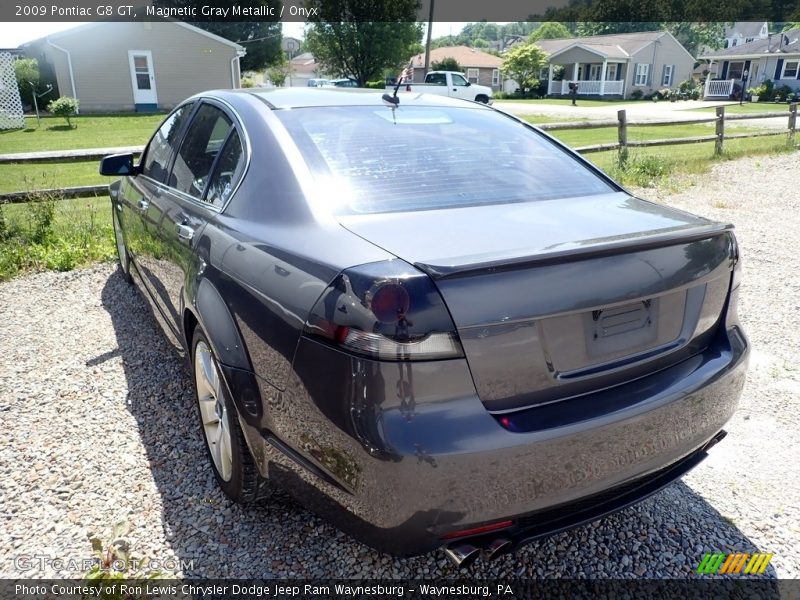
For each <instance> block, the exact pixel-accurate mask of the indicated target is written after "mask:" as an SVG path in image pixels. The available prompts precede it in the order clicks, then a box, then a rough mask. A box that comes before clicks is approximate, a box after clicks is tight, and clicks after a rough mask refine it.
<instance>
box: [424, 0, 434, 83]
mask: <svg viewBox="0 0 800 600" xmlns="http://www.w3.org/2000/svg"><path fill="white" fill-rule="evenodd" d="M433 2H434V0H431V7H430V11H429V12H428V40H427V42H425V73H424V75H427V74H428V69H429V68H430V66H431V33H432V32H433Z"/></svg>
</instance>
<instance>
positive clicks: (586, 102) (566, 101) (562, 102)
mask: <svg viewBox="0 0 800 600" xmlns="http://www.w3.org/2000/svg"><path fill="white" fill-rule="evenodd" d="M495 102H496V103H499V104H503V103H505V102H514V103H521V104H551V105H553V104H557V105H559V106H568V105H571V104H572V99H571V98H537V99H535V100H532V99H520V100H514V99H513V98H504V99H502V100H495ZM577 103H578V108H580V107H581V106H611V105H612V104H613V105H614V106H625V105H627V104H636V101H635V100H597V99H588V98H586V99H584V98H578V100H577Z"/></svg>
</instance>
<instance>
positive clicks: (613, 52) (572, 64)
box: [536, 31, 695, 98]
mask: <svg viewBox="0 0 800 600" xmlns="http://www.w3.org/2000/svg"><path fill="white" fill-rule="evenodd" d="M536 44H537V45H538V46H539V47H540V48H542V50H544V51H545V52H547V54H548V67H547V72H546V75H544V74H543V75H544V76H545V77H547V81H548V87H547V91H548V94H549V95H551V96H568V95H569V93H570V84H571V83H577V84H578V95H580V96H598V97H599V96H610V97H612V98H630V97H631V95H632V94H633V93H635V91H636V90H640V91H641V92H642V95H646V94H649V93H651V92H653V91H656V90H660V89H663V88H673V87H675V86H677V85H678V84H679V83H680V82H682V81H685V80H687V79H691V77H692V69H693V68H694V62H695V60H694V57H693V56H692V55H691V54H689V52H688V51H687V50H686V49H685V48H684V47H683V46H682V45H681V44H680V42H678V40H676V39H675V38H674V37H673V36H672V34H670V33H668V32H666V31H643V32H639V33H616V34H610V35H593V36H588V37H580V38H569V39H558V40H540V41H538V42H536Z"/></svg>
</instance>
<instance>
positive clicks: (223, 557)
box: [0, 154, 800, 578]
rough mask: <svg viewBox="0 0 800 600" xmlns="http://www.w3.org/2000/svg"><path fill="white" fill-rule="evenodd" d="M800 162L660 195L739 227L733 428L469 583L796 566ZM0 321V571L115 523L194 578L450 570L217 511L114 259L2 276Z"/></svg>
mask: <svg viewBox="0 0 800 600" xmlns="http://www.w3.org/2000/svg"><path fill="white" fill-rule="evenodd" d="M797 161H798V158H797V155H796V154H795V155H784V156H778V157H771V158H749V159H743V160H738V161H735V162H727V163H722V164H719V165H718V166H716V167H715V169H714V171H713V173H711V174H707V175H705V176H702V177H694V178H693V179H687V180H686V181H685V182H683V183H684V184H685V186H686V187H685V191H684V192H681V193H679V194H677V195H672V196H668V197H663V198H658V199H659V201H662V202H665V203H668V204H671V205H674V206H677V207H680V208H685V209H689V210H692V211H694V212H697V213H700V214H703V215H707V216H710V217H714V218H718V219H722V220H732V221H734V222H735V223H736V225H737V226H738V232H739V240H740V243H741V246H742V251H743V255H744V261H745V262H744V284H743V286H744V287H743V295H742V304H741V310H740V312H741V315H742V319H743V321H744V322H745V325H746V326H747V330H748V332H749V334H750V336H751V340H752V342H753V346H754V352H753V360H752V368H751V375H750V379H749V381H748V384H747V388H746V390H745V393H744V396H743V398H742V404H741V408H740V410H739V411H738V413H737V414H736V416H735V417H734V418H733V420H732V421H731V422H730V423H729V427H728V430H729V432H730V435H729V436H728V438H727V439H725V440H724V441H723V442H722V443H721V444H719V445H718V446H716V447H715V448H714V449H713V451H712V452H711V457H710V458H709V459H708V460H707V461H706V462H705V463H703V464H702V465H701V466H700V467H698V468H697V469H696V470H695V471H694V472H692V473H691V474H690V475H689V476H687V477H685V478H684V480H683V481H682V482H680V483H676V484H674V485H672V486H670V487H669V488H667V489H666V490H664V491H663V492H661V493H659V494H657V495H656V496H655V497H653V498H650V499H648V500H647V501H645V502H643V503H641V504H639V505H638V506H635V507H632V508H629V509H627V510H625V511H623V512H621V513H619V514H617V515H614V516H612V517H607V518H604V519H602V520H600V521H597V522H594V523H592V524H590V525H588V526H585V527H581V528H580V529H577V530H574V531H571V532H568V533H563V534H560V535H557V536H555V537H552V538H550V539H548V540H544V541H540V542H538V543H534V544H531V545H530V546H528V547H526V548H525V549H524V550H522V551H520V552H519V553H518V554H516V555H514V556H507V557H503V558H501V559H499V560H497V561H495V562H492V563H487V562H481V561H479V562H478V563H477V564H476V565H475V566H474V567H473V570H472V574H474V575H475V576H476V577H490V576H497V575H500V576H510V575H518V576H526V577H572V576H579V577H692V576H693V575H692V572H693V570H694V568H696V566H697V564H698V563H699V561H700V559H701V558H702V556H703V553H705V552H712V551H719V552H730V551H745V552H752V551H753V550H755V549H759V550H761V551H764V552H773V553H774V554H775V556H774V558H773V559H772V563H771V566H770V569H769V571H768V574H769V575H771V576H773V577H774V576H779V577H782V578H783V577H798V576H800V561H798V556H797V548H798V547H800V525H799V523H800V507H799V506H798V503H799V502H800V500H799V499H800V484H798V481H797V471H798V467H797V461H798V458H800V456H799V454H800V453H798V449H799V448H800V417H799V416H798V415H799V414H800V410H799V409H800V366H798V363H797V357H798V356H800V342H799V341H798V337H799V336H798V333H800V279H799V278H798V276H797V275H798V273H800V258H799V256H800V254H799V253H798V250H797V243H796V242H797V227H798V225H799V224H800V223H798V218H797V215H798V214H800V200H798V198H800V194H798V191H797V190H798V181H797V172H798V169H797V165H798V162H797ZM641 193H642V194H643V195H645V196H649V197H657V196H658V193H656V192H654V191H652V190H650V191H642V192H641ZM0 322H2V327H0V356H2V363H0V421H1V422H2V427H3V431H4V432H5V439H4V440H3V442H2V445H1V446H0V469H2V472H0V506H1V507H2V508H0V511H2V525H1V526H0V577H19V576H32V577H43V576H54V575H66V576H72V577H74V576H77V573H75V572H74V571H69V570H68V569H67V568H66V566H64V565H58V564H56V565H52V564H48V563H47V561H46V560H42V562H43V563H45V564H44V565H43V566H42V565H40V564H37V561H34V562H33V565H31V563H30V561H28V562H26V561H25V559H26V558H30V557H32V556H34V555H38V556H41V557H45V558H61V559H70V558H71V559H73V560H77V559H79V558H84V557H89V556H91V546H90V544H89V542H88V540H87V533H88V532H98V533H101V534H104V535H109V533H110V529H111V527H112V525H113V524H114V523H115V522H116V521H118V520H120V519H127V520H128V521H129V522H130V524H131V526H132V531H131V533H130V535H129V540H130V543H131V544H132V546H133V549H134V550H135V551H137V552H139V553H140V554H145V555H148V556H150V557H151V558H154V559H156V560H158V561H160V562H161V564H162V565H163V566H164V567H165V568H164V569H163V570H165V571H169V570H171V568H176V569H177V570H178V571H181V572H182V574H183V575H188V576H221V577H234V576H240V577H246V576H247V577H249V576H257V577H277V576H280V577H285V576H289V577H292V576H308V577H322V576H336V577H352V576H367V575H369V576H378V577H403V576H417V577H419V576H422V577H432V576H438V575H444V576H455V575H456V571H455V569H454V568H453V567H452V566H450V564H449V563H448V562H447V561H446V560H445V559H444V557H443V555H442V554H441V553H435V554H430V555H426V556H422V557H417V558H413V559H393V558H391V557H389V556H386V555H382V554H379V553H377V552H374V551H372V550H370V549H369V548H366V547H365V546H362V545H360V544H358V543H357V542H355V541H353V540H352V539H350V538H348V537H347V536H345V535H344V534H342V533H340V532H338V531H337V530H336V529H334V528H333V527H331V526H329V525H327V524H326V523H325V522H324V521H323V520H321V519H319V518H317V517H315V516H313V515H312V514H310V513H308V512H307V511H305V510H303V509H302V508H300V507H298V506H297V505H295V504H294V503H293V502H292V501H291V500H289V499H287V498H285V497H284V496H282V495H281V494H279V493H276V494H274V496H273V497H272V498H270V499H268V500H266V501H264V502H263V503H262V504H260V505H259V506H256V507H252V508H247V509H241V508H239V507H237V506H233V505H231V504H230V503H229V502H227V501H226V500H225V498H223V496H222V494H221V493H220V492H219V491H217V488H216V485H215V482H214V480H213V476H212V474H211V470H210V469H209V468H208V465H207V464H206V457H205V455H204V448H203V441H202V439H201V437H200V436H201V434H200V428H199V427H198V426H197V424H196V417H195V413H194V407H193V404H192V402H193V400H192V395H191V392H190V389H191V388H190V382H189V378H188V376H187V374H186V372H185V371H184V370H183V367H182V363H181V361H180V359H179V358H178V357H177V356H176V355H175V354H174V353H173V351H172V350H171V349H170V347H168V345H167V344H166V342H165V341H164V340H163V338H162V334H161V332H160V331H159V330H158V328H157V325H156V324H155V322H154V321H153V319H152V317H151V315H150V314H149V312H148V309H147V306H146V304H145V302H144V300H143V299H142V298H141V297H140V295H139V294H138V293H136V292H135V290H134V289H133V288H130V287H128V286H127V285H126V284H125V283H124V282H123V281H122V278H121V277H120V276H119V274H118V273H117V272H116V270H115V267H114V266H113V265H109V264H104V265H99V266H96V267H93V268H90V269H85V270H81V271H76V272H72V273H42V274H38V275H33V276H30V277H25V278H22V279H18V280H15V281H11V282H8V283H5V284H2V285H0ZM21 558H22V561H21V560H20V559H21ZM178 561H182V562H183V565H184V566H183V568H182V569H181V568H180V563H179V562H178ZM67 566H68V565H67ZM57 567H61V568H57Z"/></svg>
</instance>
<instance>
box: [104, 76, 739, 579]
mask: <svg viewBox="0 0 800 600" xmlns="http://www.w3.org/2000/svg"><path fill="white" fill-rule="evenodd" d="M394 100H395V99H393V98H391V97H386V96H385V95H384V96H383V97H382V93H381V92H371V91H365V90H346V89H341V90H340V89H333V88H329V89H325V88H320V89H276V90H269V91H265V90H241V91H218V92H208V93H204V94H200V95H198V96H195V97H193V98H190V99H188V100H187V101H185V102H184V103H183V104H181V105H180V106H178V107H177V108H176V109H175V110H174V111H173V112H172V113H171V114H170V115H169V116H167V118H166V119H165V120H164V122H163V124H162V125H161V126H160V127H159V128H158V130H157V131H156V133H155V134H154V136H153V137H152V139H151V140H150V142H149V143H148V145H147V147H146V149H145V151H144V153H143V156H142V158H141V160H140V161H139V162H138V163H134V160H133V157H132V156H131V155H117V156H112V157H107V158H106V159H104V161H103V163H102V165H101V172H102V173H104V174H106V175H116V176H122V178H121V179H120V180H118V181H116V182H114V183H113V184H112V186H111V201H112V206H113V211H112V212H113V218H114V227H115V232H116V240H117V248H118V251H119V259H120V265H121V271H122V273H123V275H124V276H125V277H127V278H129V279H131V280H135V281H136V283H137V284H138V286H139V287H140V288H141V290H142V291H143V293H144V296H145V297H146V298H147V299H148V300H149V301H150V303H151V306H152V309H153V314H154V316H155V318H156V319H157V320H158V321H159V322H160V323H161V325H162V326H163V329H164V331H165V333H166V335H167V337H168V338H169V339H170V340H171V341H172V342H173V344H174V345H175V347H176V349H177V350H178V351H179V352H181V353H183V354H185V355H186V356H187V358H188V364H189V365H190V368H191V370H192V373H193V379H194V381H195V386H196V394H197V408H198V417H199V425H200V427H201V428H202V430H203V433H204V436H205V440H206V442H207V444H206V445H207V450H208V458H209V465H210V467H211V468H212V469H213V470H214V473H215V474H216V478H217V480H218V482H219V485H220V486H221V488H222V489H223V490H224V492H225V493H226V494H227V495H228V496H229V497H230V498H231V499H233V500H235V501H238V502H252V501H255V500H257V499H258V498H259V497H260V496H261V495H262V492H263V490H265V489H266V488H267V486H280V487H281V488H284V489H286V490H288V491H289V492H290V493H292V494H293V495H294V496H295V497H296V498H298V499H299V501H301V502H302V503H304V504H305V505H306V506H308V507H309V508H311V509H312V510H315V511H317V512H318V513H320V514H323V515H325V516H326V517H327V518H329V519H331V520H332V521H333V522H334V523H336V524H337V525H338V526H339V527H341V528H342V529H344V530H345V531H347V532H349V533H351V534H352V535H354V536H356V537H357V538H358V539H360V540H362V541H363V542H365V543H366V544H369V545H371V546H373V547H375V548H378V549H380V550H383V551H387V552H391V553H395V554H415V553H421V552H427V551H431V550H433V549H436V548H442V547H443V548H445V550H446V553H447V555H448V556H449V557H450V558H451V559H452V560H453V561H454V562H455V563H456V564H458V565H462V566H464V565H467V564H469V563H470V562H471V561H472V560H474V559H475V558H476V557H477V556H478V555H479V554H480V553H481V551H483V552H484V553H485V555H486V556H487V557H488V558H493V557H495V556H497V555H499V554H501V553H503V552H507V551H510V550H513V549H514V548H516V547H519V546H520V545H521V544H524V543H526V542H528V541H530V540H532V539H534V538H537V537H541V536H544V535H549V534H551V533H553V532H557V531H561V530H564V529H567V528H570V527H574V526H576V525H578V524H581V523H584V522H586V521H590V520H593V519H596V518H598V517H600V516H602V515H604V514H607V513H609V512H613V511H616V510H619V509H621V508H623V507H625V506H627V505H629V504H631V503H633V502H636V501H638V500H640V499H642V498H644V497H646V496H648V495H650V494H652V493H655V492H656V491H658V490H659V489H661V488H662V487H663V486H665V485H667V484H669V483H670V482H672V481H674V480H676V479H677V478H679V477H680V476H682V475H683V474H684V473H686V472H687V471H688V470H689V469H691V468H692V467H693V466H695V465H697V464H698V463H699V462H700V461H701V460H702V459H703V458H704V457H705V455H706V451H707V450H708V449H709V448H710V447H711V446H712V445H713V444H715V443H716V442H717V441H719V440H720V439H721V438H722V437H723V436H724V431H723V426H724V425H725V422H726V421H727V420H728V419H729V418H730V417H731V415H732V414H733V412H734V410H735V408H736V404H737V401H738V397H739V394H740V391H741V389H742V386H743V384H744V377H745V369H746V362H747V360H746V359H747V354H748V342H747V339H746V337H745V335H744V333H743V331H742V328H741V325H740V323H739V320H738V318H737V314H736V304H737V295H738V286H739V274H740V258H739V252H738V247H737V244H736V239H735V237H734V234H733V231H732V229H733V228H732V226H731V225H727V224H723V223H716V222H711V221H708V220H706V219H703V218H700V217H696V216H693V215H691V214H688V213H685V212H680V211H677V210H673V209H669V208H666V207H663V206H659V205H657V204H653V203H651V202H646V201H644V200H640V199H638V198H635V197H633V196H631V195H630V194H629V193H627V192H626V191H625V190H624V189H622V188H621V187H620V186H619V185H618V184H616V183H615V182H614V181H612V180H611V179H609V178H608V177H607V176H606V175H605V174H603V173H602V172H601V171H599V170H598V169H596V168H595V167H593V166H592V165H591V164H590V163H588V162H586V161H585V160H584V159H582V158H581V157H580V156H578V155H577V154H575V153H574V152H572V151H570V150H569V149H567V148H565V147H564V146H562V145H561V144H560V143H559V142H557V141H555V140H554V139H552V138H550V137H549V136H547V135H546V134H544V133H543V132H541V131H540V130H538V129H536V128H535V127H532V126H531V125H529V124H527V123H525V122H522V121H519V120H517V119H515V118H513V117H511V116H509V115H506V114H504V113H502V112H499V111H497V110H494V109H492V108H489V107H487V106H484V105H479V104H475V103H472V102H465V101H460V100H451V99H447V98H442V97H438V96H426V95H412V94H407V95H403V96H402V97H401V99H400V102H399V104H398V103H396V102H394Z"/></svg>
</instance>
